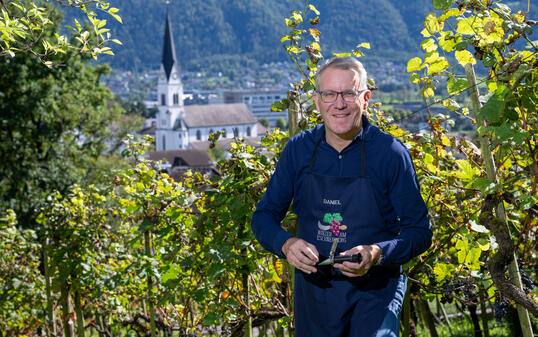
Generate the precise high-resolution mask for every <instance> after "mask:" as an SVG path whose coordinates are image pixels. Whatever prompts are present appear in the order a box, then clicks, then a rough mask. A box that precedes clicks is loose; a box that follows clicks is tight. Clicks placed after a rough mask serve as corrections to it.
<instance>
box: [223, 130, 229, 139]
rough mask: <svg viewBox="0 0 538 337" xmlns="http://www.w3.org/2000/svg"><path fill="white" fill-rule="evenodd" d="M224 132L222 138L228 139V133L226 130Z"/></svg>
mask: <svg viewBox="0 0 538 337" xmlns="http://www.w3.org/2000/svg"><path fill="white" fill-rule="evenodd" d="M222 132H223V134H222V136H223V137H224V138H226V137H228V132H227V131H226V129H222Z"/></svg>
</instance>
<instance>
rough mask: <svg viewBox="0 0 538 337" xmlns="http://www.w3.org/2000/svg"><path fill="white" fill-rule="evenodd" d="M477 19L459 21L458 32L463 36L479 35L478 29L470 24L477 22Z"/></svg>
mask: <svg viewBox="0 0 538 337" xmlns="http://www.w3.org/2000/svg"><path fill="white" fill-rule="evenodd" d="M475 19H477V18H476V17H473V18H469V19H461V20H459V21H458V26H457V29H456V32H458V33H460V34H462V35H474V34H476V33H478V30H477V29H476V27H473V25H471V23H470V20H475Z"/></svg>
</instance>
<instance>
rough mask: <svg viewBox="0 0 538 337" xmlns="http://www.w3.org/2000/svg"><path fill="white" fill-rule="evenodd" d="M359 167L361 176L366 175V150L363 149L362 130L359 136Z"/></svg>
mask: <svg viewBox="0 0 538 337" xmlns="http://www.w3.org/2000/svg"><path fill="white" fill-rule="evenodd" d="M361 138H362V139H361V169H362V176H363V177H366V151H364V138H365V137H364V132H363V134H362V136H361Z"/></svg>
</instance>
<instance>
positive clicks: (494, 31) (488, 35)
mask: <svg viewBox="0 0 538 337" xmlns="http://www.w3.org/2000/svg"><path fill="white" fill-rule="evenodd" d="M483 22H484V26H483V33H482V34H481V36H482V37H483V38H484V39H485V40H486V43H488V44H490V43H494V42H499V41H502V38H503V36H504V29H503V28H502V23H503V21H502V19H499V18H494V17H489V18H485V19H484V21H483Z"/></svg>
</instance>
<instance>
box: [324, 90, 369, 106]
mask: <svg viewBox="0 0 538 337" xmlns="http://www.w3.org/2000/svg"><path fill="white" fill-rule="evenodd" d="M365 91H368V89H363V90H345V91H334V90H316V93H318V94H319V96H320V98H321V100H322V101H323V103H334V102H336V101H337V100H338V95H340V96H342V100H343V101H344V102H346V103H354V102H356V101H357V99H358V98H359V97H360V95H361V94H362V93H363V92H365ZM329 92H331V93H335V94H336V96H335V98H334V101H326V100H324V99H323V94H325V93H329ZM350 92H354V93H355V99H353V100H352V101H348V100H346V99H345V98H344V94H345V93H346V94H347V93H350Z"/></svg>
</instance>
